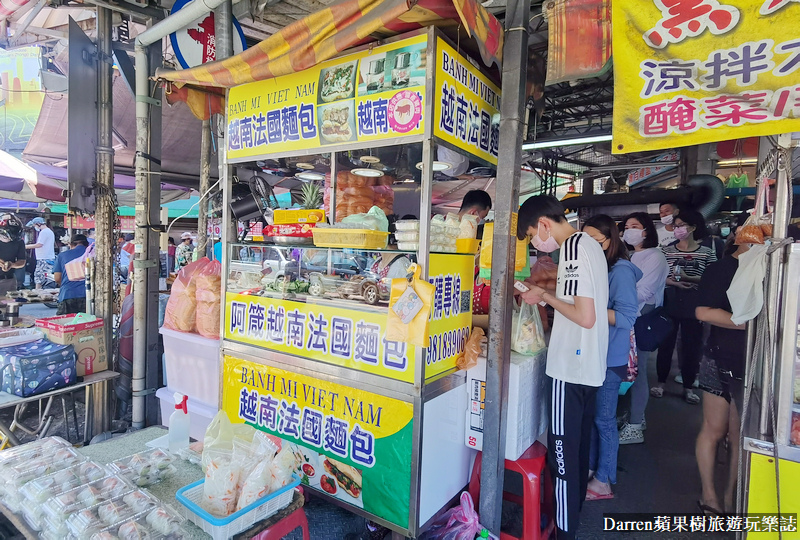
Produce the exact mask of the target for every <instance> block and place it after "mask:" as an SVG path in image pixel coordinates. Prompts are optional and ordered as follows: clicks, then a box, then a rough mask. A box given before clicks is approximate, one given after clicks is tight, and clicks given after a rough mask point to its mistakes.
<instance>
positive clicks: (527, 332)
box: [511, 302, 545, 356]
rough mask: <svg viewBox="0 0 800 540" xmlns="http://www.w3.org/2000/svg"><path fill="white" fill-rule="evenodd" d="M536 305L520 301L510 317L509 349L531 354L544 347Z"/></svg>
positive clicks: (542, 331)
mask: <svg viewBox="0 0 800 540" xmlns="http://www.w3.org/2000/svg"><path fill="white" fill-rule="evenodd" d="M536 308H537V306H532V305H530V304H528V303H526V302H522V305H521V306H520V308H519V311H517V312H515V313H514V314H513V316H512V319H511V349H512V350H514V351H516V352H518V353H520V354H524V355H527V356H532V355H534V354H536V353H537V352H539V351H541V350H542V349H544V348H545V343H544V330H543V329H542V320H541V319H540V318H539V310H538V309H536Z"/></svg>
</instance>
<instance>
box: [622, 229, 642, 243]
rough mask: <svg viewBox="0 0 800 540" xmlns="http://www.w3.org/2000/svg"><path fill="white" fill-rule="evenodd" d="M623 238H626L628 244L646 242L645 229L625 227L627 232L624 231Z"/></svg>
mask: <svg viewBox="0 0 800 540" xmlns="http://www.w3.org/2000/svg"><path fill="white" fill-rule="evenodd" d="M622 239H623V240H625V243H626V244H630V245H632V246H633V247H636V246H638V245H640V244H641V243H642V242H644V231H643V230H642V229H625V232H624V233H622Z"/></svg>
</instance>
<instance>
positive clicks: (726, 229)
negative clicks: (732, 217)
mask: <svg viewBox="0 0 800 540" xmlns="http://www.w3.org/2000/svg"><path fill="white" fill-rule="evenodd" d="M719 233H720V234H721V235H722V236H728V235H729V234H731V228H730V227H722V228H721V229H720V230H719Z"/></svg>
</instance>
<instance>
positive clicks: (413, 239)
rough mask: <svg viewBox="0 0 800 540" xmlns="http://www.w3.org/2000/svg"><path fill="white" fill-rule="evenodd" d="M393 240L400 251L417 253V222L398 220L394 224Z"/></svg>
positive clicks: (416, 220) (413, 220) (415, 220)
mask: <svg viewBox="0 0 800 540" xmlns="http://www.w3.org/2000/svg"><path fill="white" fill-rule="evenodd" d="M394 230H395V233H394V238H395V240H397V249H399V250H400V251H417V250H418V249H419V220H418V219H400V220H397V221H395V222H394Z"/></svg>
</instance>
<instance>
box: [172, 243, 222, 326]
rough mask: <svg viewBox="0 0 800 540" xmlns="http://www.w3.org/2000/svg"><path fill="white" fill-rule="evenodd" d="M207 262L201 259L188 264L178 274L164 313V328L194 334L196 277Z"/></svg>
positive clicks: (204, 258)
mask: <svg viewBox="0 0 800 540" xmlns="http://www.w3.org/2000/svg"><path fill="white" fill-rule="evenodd" d="M209 262H211V261H209V260H208V257H203V258H202V259H198V260H197V261H195V262H193V263H190V264H188V265H186V266H184V267H183V268H181V271H180V272H178V278H177V279H176V280H175V283H173V284H172V290H171V292H170V295H169V301H168V302H167V310H166V312H165V313H164V327H165V328H168V329H170V330H177V331H178V332H194V331H195V329H196V317H197V298H196V288H197V283H196V281H195V277H196V275H197V274H198V273H199V271H200V270H202V269H203V267H205V266H206V265H207V264H208V263H209Z"/></svg>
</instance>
